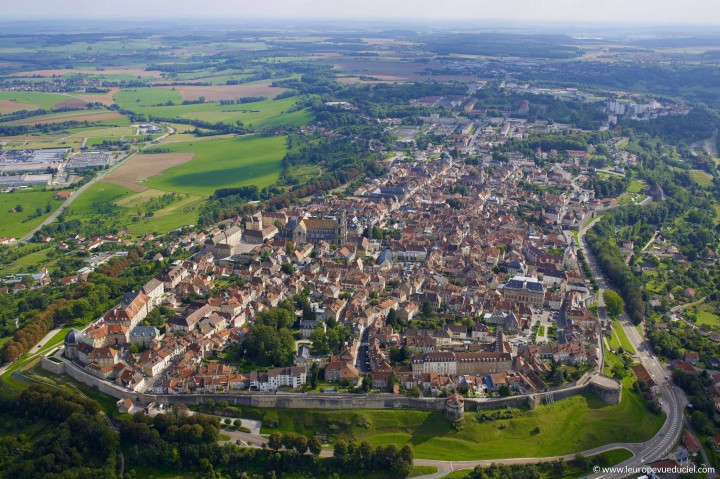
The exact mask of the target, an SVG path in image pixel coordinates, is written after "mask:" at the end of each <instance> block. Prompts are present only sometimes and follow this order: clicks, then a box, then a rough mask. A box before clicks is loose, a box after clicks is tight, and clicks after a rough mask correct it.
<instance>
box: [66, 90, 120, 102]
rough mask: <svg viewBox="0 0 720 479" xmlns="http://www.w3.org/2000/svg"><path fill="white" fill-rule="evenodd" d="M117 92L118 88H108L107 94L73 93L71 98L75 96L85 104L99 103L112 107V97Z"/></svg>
mask: <svg viewBox="0 0 720 479" xmlns="http://www.w3.org/2000/svg"><path fill="white" fill-rule="evenodd" d="M118 91H119V89H118V88H110V91H108V92H107V93H73V96H76V97H78V98H80V99H82V100H85V101H87V102H92V103H96V102H100V103H102V104H103V105H112V104H113V102H114V100H113V95H115V93H117V92H118Z"/></svg>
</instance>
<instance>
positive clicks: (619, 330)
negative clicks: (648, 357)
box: [613, 319, 635, 354]
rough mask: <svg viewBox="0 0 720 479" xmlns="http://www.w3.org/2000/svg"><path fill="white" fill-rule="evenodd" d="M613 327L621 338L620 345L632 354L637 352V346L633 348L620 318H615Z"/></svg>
mask: <svg viewBox="0 0 720 479" xmlns="http://www.w3.org/2000/svg"><path fill="white" fill-rule="evenodd" d="M613 329H614V330H615V332H616V333H617V335H618V339H619V340H620V345H621V346H622V347H623V349H624V350H625V351H627V352H628V353H630V354H635V348H633V347H632V344H630V340H629V339H628V337H627V334H625V330H624V329H623V327H622V325H621V324H620V321H619V320H617V319H614V320H613Z"/></svg>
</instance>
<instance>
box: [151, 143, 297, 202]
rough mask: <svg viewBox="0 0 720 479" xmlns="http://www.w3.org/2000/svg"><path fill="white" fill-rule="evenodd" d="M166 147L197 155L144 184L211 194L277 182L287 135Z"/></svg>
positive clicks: (167, 145) (176, 144) (178, 144)
mask: <svg viewBox="0 0 720 479" xmlns="http://www.w3.org/2000/svg"><path fill="white" fill-rule="evenodd" d="M162 148H163V149H169V150H170V152H171V153H175V154H179V153H194V156H193V157H192V160H190V161H188V162H186V163H183V164H181V165H178V166H174V167H171V168H168V169H166V170H165V171H163V172H162V173H161V174H160V175H158V176H154V177H152V178H149V179H147V180H146V181H145V182H144V186H147V187H149V188H155V189H159V190H165V191H175V192H179V193H189V194H191V195H198V196H204V197H207V196H210V195H211V194H213V193H214V192H215V190H217V189H219V188H229V187H234V186H248V185H257V186H258V187H259V188H262V187H264V186H268V185H271V184H273V183H275V182H276V181H277V179H278V175H279V174H280V169H281V162H282V159H283V157H284V156H285V153H286V151H287V143H286V138H285V137H284V136H275V137H262V138H255V137H246V138H231V139H218V140H205V141H192V142H180V143H167V144H164V145H162Z"/></svg>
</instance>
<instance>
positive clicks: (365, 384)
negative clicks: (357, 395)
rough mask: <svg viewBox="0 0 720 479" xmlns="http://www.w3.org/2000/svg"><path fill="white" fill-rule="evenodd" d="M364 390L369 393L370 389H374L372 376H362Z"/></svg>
mask: <svg viewBox="0 0 720 479" xmlns="http://www.w3.org/2000/svg"><path fill="white" fill-rule="evenodd" d="M361 387H362V390H363V392H364V393H369V392H370V389H372V379H370V376H368V375H365V376H363V378H362V386H361Z"/></svg>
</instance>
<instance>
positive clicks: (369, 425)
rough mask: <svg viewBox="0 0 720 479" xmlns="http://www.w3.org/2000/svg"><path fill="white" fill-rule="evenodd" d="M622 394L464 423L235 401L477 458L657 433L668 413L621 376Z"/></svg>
mask: <svg viewBox="0 0 720 479" xmlns="http://www.w3.org/2000/svg"><path fill="white" fill-rule="evenodd" d="M624 386H625V388H624V391H623V401H622V402H621V403H620V404H619V405H616V406H609V405H607V404H605V403H603V402H602V401H600V400H599V399H598V398H596V397H595V396H593V395H590V394H587V395H582V396H575V397H572V398H568V399H564V400H562V401H558V402H556V403H555V404H551V405H543V406H540V407H539V408H538V409H536V410H534V411H531V410H528V409H513V410H512V414H513V417H512V419H502V420H495V421H489V422H479V420H478V414H476V413H472V412H468V413H467V414H466V417H465V425H464V427H463V429H462V430H460V431H455V430H454V429H452V428H451V427H450V425H449V424H448V422H447V420H446V419H445V417H444V414H443V413H442V412H427V411H414V410H401V411H397V410H357V411H352V412H348V411H326V410H301V409H277V410H261V409H253V408H238V409H237V412H238V416H242V417H262V418H263V419H264V420H265V423H264V424H265V425H266V426H267V424H268V423H271V422H276V423H277V424H278V427H277V428H275V429H271V428H267V427H264V428H263V433H270V432H273V431H280V432H290V431H293V432H298V433H301V434H315V433H316V432H322V433H326V434H328V436H329V437H331V438H335V439H336V438H344V439H356V440H368V441H370V442H371V443H372V444H373V445H374V446H379V445H387V444H396V445H398V446H402V445H404V444H411V445H412V446H413V447H414V448H415V453H416V456H417V457H419V458H428V459H444V460H458V461H459V460H479V459H500V458H510V457H545V456H554V455H561V454H574V453H578V452H581V451H584V450H587V449H591V448H593V447H597V446H600V445H603V444H608V443H612V442H640V441H644V440H647V439H649V438H650V437H652V436H653V435H654V434H655V433H656V432H657V430H658V429H659V428H660V426H661V425H662V423H663V421H664V417H663V416H654V415H652V414H650V413H649V412H648V411H647V410H646V409H645V406H644V404H643V401H642V398H640V397H638V396H637V395H636V394H635V393H633V392H632V390H631V388H630V381H629V380H626V381H625V382H624Z"/></svg>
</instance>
